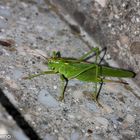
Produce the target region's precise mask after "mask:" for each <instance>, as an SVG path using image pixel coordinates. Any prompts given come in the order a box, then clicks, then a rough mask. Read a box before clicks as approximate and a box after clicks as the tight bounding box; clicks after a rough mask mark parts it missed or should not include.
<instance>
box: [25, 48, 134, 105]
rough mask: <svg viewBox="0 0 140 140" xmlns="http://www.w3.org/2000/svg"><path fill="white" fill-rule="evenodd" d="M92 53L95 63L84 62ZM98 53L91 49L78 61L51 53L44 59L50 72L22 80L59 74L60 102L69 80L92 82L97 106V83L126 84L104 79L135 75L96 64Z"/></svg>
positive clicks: (93, 95) (43, 72) (96, 49)
mask: <svg viewBox="0 0 140 140" xmlns="http://www.w3.org/2000/svg"><path fill="white" fill-rule="evenodd" d="M93 52H95V54H96V57H95V63H90V62H88V61H86V58H88V57H89V56H90V55H91V54H92V53H93ZM99 52H100V51H99V48H93V49H92V50H91V51H89V52H88V53H86V54H85V55H83V56H82V57H81V58H79V59H73V58H64V57H61V54H60V52H57V53H56V52H53V56H52V57H51V58H46V62H45V63H46V64H47V65H48V67H49V69H50V71H42V72H40V73H39V74H34V75H30V76H29V77H24V78H25V79H32V78H34V77H37V76H40V75H45V74H60V79H61V81H62V82H61V96H60V100H63V99H64V92H65V89H66V87H67V84H68V81H69V80H71V79H74V78H76V79H78V80H80V81H85V82H94V83H95V90H94V92H93V94H92V99H93V100H94V101H96V102H97V103H98V104H99V102H98V95H99V92H100V89H101V86H100V88H99V89H98V87H97V84H98V83H100V84H101V85H102V83H103V82H117V83H124V84H126V83H125V82H122V81H114V80H108V79H105V77H118V78H131V77H134V76H135V73H134V72H132V71H129V70H124V69H118V68H113V67H109V66H105V65H102V64H100V63H97V61H98V57H99ZM100 62H101V61H100Z"/></svg>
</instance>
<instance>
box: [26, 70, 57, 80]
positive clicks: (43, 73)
mask: <svg viewBox="0 0 140 140" xmlns="http://www.w3.org/2000/svg"><path fill="white" fill-rule="evenodd" d="M56 73H57V72H55V71H42V72H40V73H38V74H33V75H29V76H27V77H23V79H32V78H35V77H38V76H41V75H45V74H56Z"/></svg>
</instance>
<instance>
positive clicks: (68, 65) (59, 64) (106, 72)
mask: <svg viewBox="0 0 140 140" xmlns="http://www.w3.org/2000/svg"><path fill="white" fill-rule="evenodd" d="M48 66H49V67H50V69H51V70H54V71H55V72H56V73H60V74H62V75H64V76H65V77H66V78H67V79H73V78H76V79H78V80H80V81H85V82H102V80H103V79H102V77H121V78H127V77H133V76H134V73H133V72H131V71H127V70H122V69H117V68H112V67H107V66H103V65H98V75H97V78H96V77H95V75H96V67H97V64H95V63H88V62H73V61H71V59H63V58H51V59H50V60H49V63H48ZM103 81H104V80H103Z"/></svg>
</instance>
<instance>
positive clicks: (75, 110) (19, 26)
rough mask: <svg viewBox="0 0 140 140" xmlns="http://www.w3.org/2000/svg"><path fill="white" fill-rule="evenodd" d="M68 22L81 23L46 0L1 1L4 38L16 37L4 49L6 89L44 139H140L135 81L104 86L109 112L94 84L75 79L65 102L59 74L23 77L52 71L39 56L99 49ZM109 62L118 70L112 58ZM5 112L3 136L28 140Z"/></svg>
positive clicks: (0, 60) (0, 69) (0, 52)
mask: <svg viewBox="0 0 140 140" xmlns="http://www.w3.org/2000/svg"><path fill="white" fill-rule="evenodd" d="M59 12H62V13H59ZM63 15H65V16H64V17H63ZM66 18H67V20H69V21H70V22H72V24H75V21H74V20H72V18H71V17H70V16H69V15H68V13H65V12H63V10H62V11H61V10H60V11H59V10H58V9H56V7H53V6H52V5H51V4H49V3H46V1H45V2H44V1H43V0H41V1H40V0H36V1H31V0H29V1H24V0H22V1H18V0H13V1H10V0H7V1H4V0H3V1H0V39H1V40H7V39H11V40H10V41H8V43H9V42H10V43H11V45H0V64H1V65H0V87H1V88H2V89H3V92H4V93H5V95H6V96H7V97H8V98H9V99H10V101H11V102H12V103H13V105H15V106H16V107H17V108H18V110H19V111H20V113H21V114H22V115H23V117H24V118H25V119H26V120H27V121H28V122H29V124H30V125H31V127H32V128H33V129H34V130H35V131H36V133H37V134H38V135H39V137H40V138H41V139H43V140H102V139H105V140H109V139H110V140H129V139H130V140H139V139H140V128H139V126H140V101H139V97H140V96H139V93H140V90H139V88H138V87H137V86H136V85H135V83H133V81H132V80H131V79H128V80H127V82H128V83H129V85H128V86H124V85H122V84H116V83H108V84H104V86H103V89H102V90H101V93H100V97H99V100H100V102H101V104H102V105H103V108H100V107H98V106H97V104H95V102H93V101H92V100H91V98H90V93H91V92H92V91H93V84H92V83H84V82H80V81H77V80H71V81H70V82H69V85H68V88H67V90H66V94H65V101H64V102H60V101H58V100H57V99H58V97H59V95H60V94H59V93H60V88H59V87H60V82H59V75H45V76H40V77H37V78H34V79H32V80H23V79H22V78H23V77H24V76H27V75H28V74H34V73H38V72H40V71H42V70H47V66H45V65H44V64H43V63H42V62H43V58H42V57H41V56H40V55H38V54H41V55H45V56H47V57H48V56H51V54H52V51H54V50H55V51H61V53H62V56H64V57H74V58H79V57H80V56H82V55H83V54H85V53H86V52H88V51H89V48H90V46H93V45H94V46H96V45H97V44H96V41H95V40H96V38H94V39H92V38H91V37H90V36H89V35H87V33H86V32H84V30H83V29H81V28H80V27H79V29H81V30H82V31H81V32H82V34H83V35H82V36H81V35H79V32H78V31H79V30H78V27H77V25H76V26H75V28H74V27H73V26H72V27H73V28H72V27H71V26H70V24H69V23H68V22H67V20H66ZM70 27H71V28H70ZM72 29H74V30H72ZM106 61H107V62H108V63H109V64H110V65H112V66H117V65H116V63H115V62H114V61H113V60H112V59H111V57H110V55H109V54H107V56H106ZM0 111H1V113H0V116H1V117H0V119H1V120H0V134H4V135H7V134H10V135H11V136H12V138H11V139H14V140H26V139H28V138H27V137H26V136H25V135H24V133H23V131H22V130H21V129H20V128H19V127H18V126H17V125H16V123H15V121H13V120H12V118H11V116H9V115H8V114H7V112H6V111H5V109H4V108H3V107H2V106H0Z"/></svg>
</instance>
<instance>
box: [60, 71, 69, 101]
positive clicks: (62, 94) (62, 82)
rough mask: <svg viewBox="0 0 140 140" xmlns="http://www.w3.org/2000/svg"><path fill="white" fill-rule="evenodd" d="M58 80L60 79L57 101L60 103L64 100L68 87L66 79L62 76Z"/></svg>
mask: <svg viewBox="0 0 140 140" xmlns="http://www.w3.org/2000/svg"><path fill="white" fill-rule="evenodd" d="M60 79H61V95H60V97H59V100H60V101H62V100H63V99H64V93H65V90H66V87H67V85H68V79H67V78H66V77H65V76H64V75H62V74H61V75H60Z"/></svg>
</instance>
